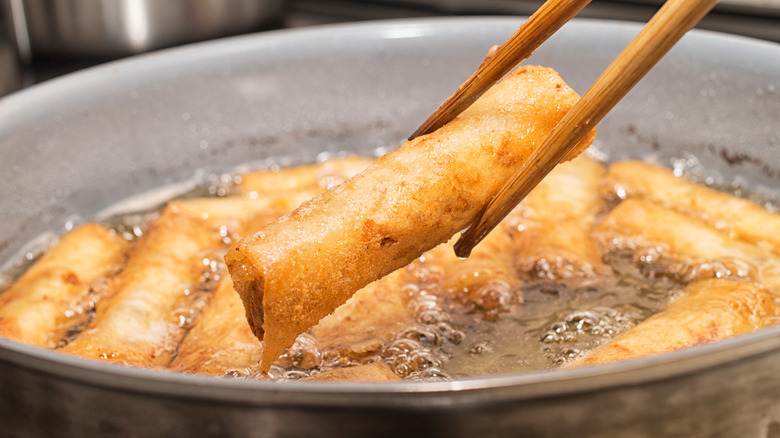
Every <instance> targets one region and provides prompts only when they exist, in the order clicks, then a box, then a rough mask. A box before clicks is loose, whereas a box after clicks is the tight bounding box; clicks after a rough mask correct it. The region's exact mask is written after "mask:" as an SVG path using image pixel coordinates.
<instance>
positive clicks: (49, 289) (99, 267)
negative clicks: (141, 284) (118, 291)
mask: <svg viewBox="0 0 780 438" xmlns="http://www.w3.org/2000/svg"><path fill="white" fill-rule="evenodd" d="M127 247H128V243H127V241H125V240H124V239H122V238H120V237H118V236H116V235H115V234H114V233H112V232H111V231H109V230H107V229H106V228H104V227H102V226H100V225H97V224H86V225H83V226H81V227H78V228H76V229H75V230H73V231H71V232H69V233H67V234H65V235H64V236H63V237H62V238H61V239H60V241H59V242H58V243H57V244H56V245H55V246H54V247H52V248H51V249H50V250H48V251H47V252H46V253H45V254H44V255H43V256H42V257H41V258H40V260H38V261H37V262H36V263H35V264H34V265H33V266H32V267H31V268H30V269H29V270H28V271H27V272H25V273H24V275H22V276H21V277H20V278H19V279H18V280H17V281H16V283H14V284H13V285H12V286H11V287H10V288H9V289H8V290H7V291H6V292H5V293H3V294H2V295H0V336H5V337H7V338H11V339H15V340H18V341H21V342H26V343H28V344H32V345H36V346H39V347H46V348H54V347H55V346H56V345H57V343H58V342H59V341H60V340H61V339H62V338H63V336H64V335H65V334H66V333H67V331H68V329H69V328H70V325H69V324H68V323H69V321H70V320H71V318H69V316H68V313H69V311H74V309H73V308H74V306H76V305H77V303H78V302H79V301H80V300H82V299H83V298H84V297H85V296H86V295H87V294H88V292H89V289H90V285H91V284H92V283H93V282H95V281H96V280H98V279H100V278H103V277H104V276H105V275H107V274H108V273H110V272H112V271H114V270H116V269H117V267H118V266H119V264H120V263H121V262H122V260H123V258H124V254H125V251H126V249H127ZM76 310H78V309H76Z"/></svg>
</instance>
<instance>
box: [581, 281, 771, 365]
mask: <svg viewBox="0 0 780 438" xmlns="http://www.w3.org/2000/svg"><path fill="white" fill-rule="evenodd" d="M778 315H780V307H778V305H777V303H776V302H775V297H774V296H773V295H772V294H771V293H770V292H769V291H767V290H766V289H763V288H761V287H759V286H757V285H756V284H754V283H750V282H746V281H738V280H728V279H717V278H716V279H708V280H699V281H695V282H693V283H691V284H690V285H688V286H687V287H686V288H685V289H684V290H683V292H682V296H681V297H679V298H677V299H676V300H674V301H673V302H672V303H671V304H669V306H668V307H667V308H666V309H665V310H663V311H661V312H658V313H656V314H655V315H653V316H651V317H649V318H648V319H646V320H645V321H643V322H641V323H639V324H637V325H636V326H634V327H632V328H630V329H628V330H627V331H626V332H624V333H622V334H620V335H619V336H618V337H616V338H615V339H613V340H611V341H609V342H608V343H606V344H604V345H602V346H600V347H598V348H596V349H595V350H593V351H591V352H589V353H587V354H586V355H585V356H584V357H583V358H582V359H579V360H577V361H575V362H573V363H572V365H573V366H582V365H594V364H600V363H606V362H615V361H619V360H626V359H632V358H638V357H643V356H650V355H654V354H659V353H664V352H669V351H674V350H680V349H683V348H688V347H693V346H695V345H699V344H705V343H709V342H714V341H718V340H722V339H728V338H731V337H733V336H737V335H740V334H743V333H749V332H752V331H754V330H757V329H759V328H762V327H765V326H767V325H769V324H774V323H776V322H777V317H778Z"/></svg>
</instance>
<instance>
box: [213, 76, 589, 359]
mask: <svg viewBox="0 0 780 438" xmlns="http://www.w3.org/2000/svg"><path fill="white" fill-rule="evenodd" d="M577 99H578V96H577V94H576V93H575V92H574V91H573V90H572V89H571V88H569V87H568V86H567V85H566V84H565V83H564V82H563V80H562V79H561V78H560V77H559V76H558V75H557V73H555V72H554V71H553V70H551V69H547V68H542V67H521V68H519V69H518V70H517V71H516V72H515V73H513V74H512V75H510V76H509V77H507V78H506V79H505V80H504V81H502V82H501V83H500V84H498V85H496V86H495V87H493V88H492V89H491V90H490V91H488V93H486V94H485V95H484V96H483V97H482V98H480V99H479V100H478V101H477V102H476V103H475V104H474V105H472V107H471V108H469V109H468V110H467V111H465V112H464V113H463V114H461V116H459V117H458V118H456V119H455V120H453V121H452V122H450V123H448V124H447V125H445V126H444V127H442V128H441V129H439V130H437V131H436V132H434V133H432V134H429V135H426V136H422V137H418V138H416V139H414V140H412V141H410V142H407V143H406V144H404V145H403V146H402V147H401V148H399V149H398V150H396V151H394V152H392V153H390V154H387V155H385V156H383V157H382V158H380V159H378V160H377V162H376V163H375V164H374V165H372V166H370V167H369V168H368V169H366V170H365V171H364V172H362V173H361V174H359V175H357V176H356V177H354V178H352V179H350V180H349V181H347V182H345V183H344V184H341V185H339V186H337V187H335V188H333V189H331V190H329V191H327V192H326V193H324V194H323V195H320V196H318V197H317V198H315V199H313V200H311V201H309V202H307V203H305V204H303V205H302V206H301V207H300V208H298V209H297V210H296V211H294V212H293V213H292V214H290V215H288V216H285V217H283V218H281V219H280V220H279V221H278V222H276V223H274V224H271V225H269V226H267V227H265V228H264V229H262V230H261V231H259V232H257V233H255V234H254V235H252V236H251V237H248V238H246V239H243V240H241V241H240V242H238V243H237V244H235V245H234V246H233V247H232V248H231V249H230V251H229V252H228V253H227V255H226V256H225V260H226V262H227V264H228V268H229V269H230V273H231V275H232V277H233V282H234V284H235V287H236V290H237V291H238V293H239V294H240V295H241V298H242V300H243V301H244V306H245V307H246V312H247V319H248V320H249V322H250V325H251V326H252V329H253V330H254V332H255V334H256V335H257V336H258V338H260V339H263V340H264V341H265V352H264V355H263V362H262V365H261V370H262V371H267V370H268V369H269V368H270V366H271V363H273V361H274V360H275V359H276V357H278V356H279V354H281V353H282V351H284V349H285V348H287V347H289V346H290V345H292V343H293V342H294V340H295V338H296V336H297V335H298V334H299V333H302V332H304V331H306V330H308V329H309V328H310V327H312V326H313V325H314V324H316V323H317V322H318V321H319V320H320V319H321V318H323V317H324V316H326V315H328V314H330V313H331V312H333V310H334V309H336V308H337V307H338V306H340V305H341V304H343V303H344V302H345V301H346V300H347V299H348V298H349V297H350V296H352V294H353V293H355V292H356V291H357V290H358V289H360V288H362V287H363V286H365V285H367V284H368V283H370V282H372V281H374V280H376V279H378V278H380V277H382V276H384V275H387V274H388V273H390V272H392V271H394V270H396V269H398V268H400V267H402V266H404V265H406V264H408V263H409V262H410V261H411V260H413V259H414V258H416V257H418V256H419V255H420V254H422V253H423V252H425V251H427V250H428V249H430V248H433V247H434V246H436V245H438V244H440V243H443V242H446V241H447V240H449V238H450V237H451V236H453V235H454V234H455V233H457V232H458V231H460V230H462V229H464V228H466V227H467V226H468V225H469V223H470V222H471V221H472V220H473V219H474V217H475V215H476V214H477V212H479V211H480V210H481V209H482V208H483V207H484V206H485V205H486V203H487V202H488V201H489V199H490V197H491V196H492V195H493V194H494V193H495V192H496V191H497V190H498V189H499V188H500V187H501V185H502V184H503V183H504V182H505V181H506V180H507V179H508V178H509V177H510V176H511V175H513V174H514V173H516V172H517V170H518V169H519V168H520V167H521V166H523V164H524V162H525V159H526V158H527V157H528V155H529V153H530V152H531V150H533V149H534V148H535V147H537V146H538V145H539V144H540V143H541V142H542V140H543V139H544V137H545V136H546V135H547V134H548V133H549V132H550V130H552V128H553V127H554V126H555V124H556V123H558V121H559V120H560V119H561V118H562V117H563V116H564V115H565V113H566V112H567V111H568V110H569V109H570V108H571V107H572V106H573V105H574V103H575V102H576V101H577ZM594 135H595V133H591V135H589V136H588V137H587V138H586V139H584V140H583V141H582V142H581V143H580V145H579V147H578V148H576V150H575V151H573V153H572V155H571V156H572V157H573V156H576V154H578V153H579V152H580V151H581V150H582V149H584V148H585V147H587V146H588V145H589V144H590V143H591V142H592V140H593V136H594Z"/></svg>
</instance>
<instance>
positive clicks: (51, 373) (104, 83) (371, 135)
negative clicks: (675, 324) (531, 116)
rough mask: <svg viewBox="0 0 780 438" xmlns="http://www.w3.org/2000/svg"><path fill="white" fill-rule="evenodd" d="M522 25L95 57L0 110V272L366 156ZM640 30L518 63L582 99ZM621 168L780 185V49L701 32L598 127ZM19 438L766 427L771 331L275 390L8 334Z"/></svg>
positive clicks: (611, 26) (625, 432) (251, 41)
mask: <svg viewBox="0 0 780 438" xmlns="http://www.w3.org/2000/svg"><path fill="white" fill-rule="evenodd" d="M519 23H520V20H519V19H511V18H495V19H493V18H478V19H440V20H429V21H401V22H384V23H364V24H358V25H345V26H333V27H324V28H317V29H307V30H294V31H278V32H273V33H267V34H263V35H258V36H249V37H239V38H234V39H229V40H224V41H219V42H211V43H203V44H199V45H194V46H190V47H186V48H180V49H174V50H170V51H163V52H160V53H159V54H154V55H148V56H144V57H142V58H139V59H134V60H130V61H122V62H117V63H112V64H108V65H105V66H101V67H97V68H94V69H91V70H88V71H85V72H82V73H78V74H75V75H72V76H69V77H66V78H63V79H58V80H54V81H51V82H48V83H44V84H42V85H39V86H36V87H34V88H32V89H29V90H26V91H24V92H21V93H17V94H14V95H11V96H9V97H7V98H5V99H2V100H0V224H2V227H0V263H1V262H2V261H5V260H9V259H10V258H12V256H14V254H17V253H19V251H21V250H22V248H23V247H24V245H25V243H26V242H28V241H30V240H31V239H33V238H34V237H36V236H38V235H40V234H42V233H44V232H48V231H54V232H59V231H60V230H61V229H62V227H63V226H64V224H65V223H66V222H68V221H71V220H78V219H77V218H74V215H79V216H81V217H84V218H90V217H93V216H94V215H96V214H98V213H99V212H100V211H101V210H102V209H104V208H105V207H106V206H107V205H109V204H111V203H113V202H115V201H116V200H117V199H124V198H127V197H130V196H133V195H135V194H138V193H141V192H144V191H147V190H150V189H152V188H154V187H158V186H161V185H167V184H174V183H181V182H183V181H188V180H191V179H192V178H193V175H196V173H197V172H196V170H197V169H201V171H202V170H203V169H205V170H206V171H209V170H226V169H231V168H234V167H236V166H239V165H242V164H244V163H249V162H258V161H263V160H266V159H273V160H275V161H276V162H302V161H312V160H313V159H314V157H315V156H316V155H317V154H319V153H323V152H336V151H341V150H349V151H355V152H362V153H373V152H374V151H375V149H376V148H383V147H385V148H386V147H393V146H394V145H397V144H399V143H400V140H401V139H402V138H404V137H405V136H407V135H408V134H409V133H410V132H411V130H413V129H414V128H415V127H416V126H417V125H418V124H419V123H420V121H421V120H422V119H423V118H424V117H425V116H427V115H428V114H429V113H430V112H431V111H432V110H433V109H434V108H435V107H436V106H437V105H438V104H439V103H440V102H441V101H442V100H443V99H444V98H445V97H446V96H448V95H449V94H450V93H451V92H452V90H453V89H454V88H455V87H456V86H457V85H458V84H459V83H460V82H461V81H462V79H463V78H464V77H466V75H467V74H469V73H470V72H471V71H473V69H474V68H475V66H476V65H477V64H478V62H479V61H481V59H482V58H483V56H484V54H485V53H486V51H487V50H488V48H489V47H490V46H491V45H493V44H495V43H496V42H500V41H503V40H504V39H505V38H506V37H507V36H508V35H510V34H511V33H512V32H513V31H514V30H515V29H516V27H517V26H518V24H519ZM637 31H638V27H637V26H635V25H632V24H626V23H610V22H601V21H579V22H573V23H570V24H569V25H567V26H566V27H565V28H564V29H563V30H562V31H561V32H559V33H558V34H557V35H555V36H554V37H553V38H552V39H551V40H550V41H549V42H548V43H546V44H545V45H544V46H543V47H542V48H541V49H539V50H538V51H537V52H536V53H535V55H534V56H533V58H532V59H531V60H530V62H534V63H541V64H546V65H549V66H552V67H555V68H556V69H558V70H559V71H560V72H561V73H562V75H563V76H564V77H565V78H566V79H567V81H568V82H569V83H570V84H572V85H573V86H574V87H575V88H576V89H578V90H580V91H584V90H585V89H586V88H587V87H588V86H589V85H590V83H592V82H593V80H594V79H595V78H596V76H597V75H598V74H599V73H600V72H601V70H603V68H604V67H605V66H606V65H607V64H608V63H609V61H610V60H611V59H613V58H614V57H615V56H616V55H617V53H618V52H619V50H620V49H622V47H624V46H625V44H626V43H627V42H628V41H629V40H630V39H631V38H632V37H633V35H635V33H636V32H637ZM598 147H599V148H601V149H602V150H604V151H607V152H608V153H609V154H610V156H611V157H612V158H624V157H638V156H654V157H656V158H658V159H660V160H663V161H666V162H669V161H668V160H670V159H671V158H674V157H676V158H682V159H686V158H688V157H689V156H690V155H691V154H694V155H696V156H697V157H698V159H699V161H700V162H701V164H702V165H703V166H704V168H705V169H707V170H708V171H709V172H711V173H712V174H713V175H720V176H722V177H724V178H726V179H727V180H732V179H733V178H734V177H735V176H737V175H739V177H740V178H742V179H743V180H744V181H745V182H746V183H749V184H751V185H754V186H755V187H757V188H758V189H759V190H775V191H777V189H780V179H779V178H780V160H779V159H778V148H780V46H778V45H777V44H771V43H762V42H758V41H752V40H747V39H743V38H736V37H728V36H723V35H717V34H711V33H703V32H695V33H693V34H691V35H689V36H687V37H686V38H684V40H683V41H682V42H681V43H680V44H679V45H678V46H677V47H676V48H675V49H674V50H673V51H672V52H671V53H670V54H669V55H668V56H667V58H665V59H664V60H663V61H662V62H661V63H660V64H659V65H658V66H657V67H656V69H655V70H654V71H653V72H651V73H650V74H649V75H648V76H647V77H646V78H645V79H644V80H643V82H642V83H640V84H639V85H638V86H637V88H636V89H635V90H634V91H632V92H631V93H630V94H629V95H628V97H627V98H626V100H625V101H624V102H623V103H621V104H620V105H619V106H618V107H617V108H616V109H615V110H614V111H613V113H612V114H611V115H610V116H609V117H608V118H607V119H606V120H604V122H603V123H602V124H601V126H600V131H599V145H598ZM0 394H1V395H0V424H2V431H1V432H0V434H2V435H6V436H7V435H10V436H20V437H22V436H24V437H27V436H94V435H117V436H179V435H186V436H349V435H369V434H370V435H373V436H407V435H410V434H417V435H431V436H439V435H441V436H483V435H499V436H504V435H506V436H551V437H552V436H582V437H590V436H593V437H601V436H616V435H619V436H632V437H643V436H648V437H649V436H686V437H687V436H724V437H725V436H729V437H733V436H740V437H749V436H754V437H756V436H759V437H764V436H778V434H780V327H774V328H770V329H767V330H763V331H760V332H757V333H753V334H750V335H747V336H743V337H740V338H737V339H732V340H729V341H726V342H721V343H717V344H713V345H708V346H703V347H699V348H694V349H691V350H687V351H681V352H677V353H673V354H668V355H665V356H659V357H654V358H648V359H642V360H637V361H631V362H625V363H619V364H613V365H608V366H600V367H594V368H588V369H578V370H566V371H555V372H538V373H529V374H523V375H508V376H497V377H489V378H476V379H470V380H463V381H455V382H449V383H426V384H412V383H401V384H390V385H372V384H342V385H334V384H324V383H320V384H300V383H298V384H296V383H293V384H275V383H268V382H257V381H241V380H231V379H216V378H207V377H201V376H189V375H179V374H173V373H166V372H155V371H149V370H144V369H133V368H124V367H118V366H110V365H107V364H103V363H97V362H91V361H86V360H81V359H77V358H73V357H67V356H63V355H59V354H56V353H54V352H50V351H44V350H39V349H36V348H32V347H29V346H25V345H20V344H18V343H14V342H11V341H7V340H4V339H0Z"/></svg>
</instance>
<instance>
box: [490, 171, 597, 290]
mask: <svg viewBox="0 0 780 438" xmlns="http://www.w3.org/2000/svg"><path fill="white" fill-rule="evenodd" d="M605 173H606V169H605V168H604V166H602V165H601V163H599V162H597V161H595V160H593V159H591V158H589V157H587V156H579V157H577V158H575V159H573V160H571V161H569V162H566V163H562V164H561V165H559V166H557V167H555V168H554V169H553V170H552V172H550V173H549V174H548V175H547V177H546V178H545V179H544V180H542V182H541V183H539V185H538V186H536V188H534V189H533V191H531V193H529V194H528V196H526V198H525V199H524V200H523V202H522V203H520V205H519V206H518V207H517V208H515V209H514V210H513V211H512V213H511V214H510V215H509V216H508V217H507V218H506V219H505V222H506V223H507V224H509V225H510V226H511V229H512V230H513V233H512V235H513V238H514V240H515V245H516V247H517V259H518V270H519V271H520V272H522V273H524V274H525V275H527V276H528V277H530V278H535V279H547V280H565V279H572V278H579V279H582V278H585V279H594V278H596V277H597V275H599V274H603V273H604V271H605V269H606V268H605V267H604V264H603V262H602V258H601V256H602V255H601V252H600V250H599V248H598V246H597V245H596V242H594V241H593V239H592V238H591V235H590V231H591V227H592V225H593V223H594V220H595V218H596V215H597V214H599V213H600V212H601V211H602V210H604V208H605V201H604V199H603V198H602V197H601V194H600V187H601V183H602V179H603V177H604V174H605Z"/></svg>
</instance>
